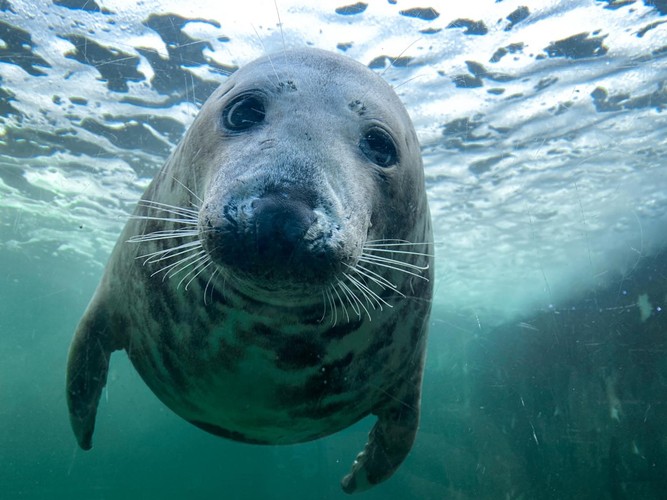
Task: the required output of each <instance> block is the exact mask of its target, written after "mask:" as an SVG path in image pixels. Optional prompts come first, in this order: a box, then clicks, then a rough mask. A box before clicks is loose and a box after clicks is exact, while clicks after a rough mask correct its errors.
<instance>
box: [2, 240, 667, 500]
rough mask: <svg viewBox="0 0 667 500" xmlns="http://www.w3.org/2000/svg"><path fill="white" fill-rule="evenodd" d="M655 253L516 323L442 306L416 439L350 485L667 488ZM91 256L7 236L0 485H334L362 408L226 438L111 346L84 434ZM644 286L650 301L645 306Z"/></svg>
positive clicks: (62, 490) (424, 489)
mask: <svg viewBox="0 0 667 500" xmlns="http://www.w3.org/2000/svg"><path fill="white" fill-rule="evenodd" d="M40 255H41V257H40ZM666 255H667V254H665V253H664V252H663V253H662V254H659V255H658V256H656V257H655V258H652V259H645V260H644V261H643V265H642V266H640V267H639V268H638V269H636V270H635V273H634V277H633V278H631V279H630V278H629V279H626V280H625V281H624V282H623V283H622V284H623V288H622V292H619V290H620V289H619V287H618V285H619V282H614V283H613V285H614V286H610V287H609V290H608V291H605V290H601V291H599V292H596V293H595V294H594V295H591V296H589V297H588V298H586V297H584V298H582V299H581V300H580V302H579V303H578V305H577V307H578V309H577V308H574V309H572V308H571V307H569V306H568V307H563V308H562V309H560V310H556V311H554V310H547V311H543V312H542V313H535V315H534V316H533V317H531V318H528V322H521V321H518V320H517V321H513V322H510V323H509V324H507V325H505V326H502V327H500V328H497V329H492V328H487V327H486V325H485V324H483V323H478V321H477V317H476V316H475V314H474V312H472V311H471V312H470V313H469V314H468V313H466V314H464V313H460V314H458V315H456V316H453V315H452V314H451V313H448V312H446V311H444V310H442V309H441V308H436V309H435V311H434V314H433V317H432V326H431V336H430V343H429V355H428V363H427V369H426V379H425V383H424V397H423V402H422V410H423V415H422V425H421V428H420V432H419V435H418V438H417V442H416V444H415V447H414V449H413V451H412V453H411V454H410V456H409V457H408V459H407V461H406V462H405V463H404V464H403V466H402V467H400V468H399V470H398V471H397V473H396V474H395V475H394V476H393V477H392V478H391V479H390V480H388V481H387V482H385V483H383V484H381V485H379V486H377V487H376V488H374V489H373V490H371V491H369V492H367V493H363V494H361V496H360V497H359V498H365V499H393V498H396V499H399V498H400V499H405V498H415V499H440V498H443V499H444V498H488V499H494V498H554V499H555V498H591V499H598V498H610V499H616V498H648V499H652V498H663V497H662V492H663V491H665V487H667V484H666V482H665V470H667V446H666V445H665V443H666V442H667V438H665V436H666V435H667V432H665V431H666V427H667V418H666V417H667V405H666V404H665V400H664V394H665V389H666V388H667V383H666V381H667V362H666V360H665V355H664V354H665V345H666V344H667V341H666V340H665V339H666V336H667V321H666V320H665V317H664V314H662V310H663V309H664V303H663V304H662V307H661V306H656V305H655V298H656V297H658V298H660V297H662V299H658V300H663V301H664V300H665V299H664V298H665V289H666V288H667V286H665V285H666V283H667V278H666V277H665V276H667V273H665V268H666V264H665V262H667V259H666V258H665V256H666ZM100 272H101V269H99V268H98V269H96V270H91V269H83V268H82V267H81V265H80V264H79V262H77V260H76V259H72V258H69V259H66V258H63V257H59V256H50V255H48V253H46V252H38V251H34V252H32V253H27V252H25V251H22V250H21V251H19V250H16V251H9V250H6V251H3V254H2V258H1V259H0V276H2V278H3V288H2V292H1V293H2V297H1V300H0V331H1V332H2V333H1V335H0V465H1V466H0V498H3V499H4V498H8V499H14V498H25V499H42V498H51V499H54V498H57V499H59V498H67V499H77V498H81V499H128V498H130V499H133V498H160V499H180V498H195V499H196V498H224V499H273V498H276V499H282V498H290V499H314V498H318V499H319V498H324V499H327V498H332V499H335V498H345V497H346V495H345V494H344V493H342V491H341V490H340V488H339V485H338V482H339V480H340V478H341V477H342V476H343V475H344V474H345V473H346V472H347V471H348V469H349V467H350V464H351V462H352V460H353V459H354V457H355V455H356V453H357V452H358V451H359V450H360V449H361V448H362V446H363V444H364V442H365V439H366V433H367V432H368V430H369V429H370V427H371V425H372V419H371V418H367V419H365V420H363V421H362V422H359V423H358V424H357V425H355V426H354V427H352V428H350V429H347V430H345V431H343V432H341V433H339V434H336V435H334V436H330V437H328V438H326V439H322V440H319V441H316V442H312V443H308V444H303V445H295V446H285V447H263V446H253V445H245V444H239V443H235V442H231V441H226V440H223V439H220V438H217V437H214V436H211V435H209V434H207V433H205V432H202V431H200V430H198V429H197V428H195V427H193V426H191V425H190V424H188V423H186V422H184V421H183V420H181V419H180V418H178V417H177V416H175V415H174V414H172V413H171V412H170V411H169V410H168V409H166V408H165V407H164V406H163V405H162V404H161V403H160V402H159V401H158V400H157V398H156V397H155V396H154V395H153V394H152V393H151V392H150V391H149V390H148V388H147V387H146V386H145V385H144V384H143V382H142V381H141V380H140V378H139V376H138V375H137V374H136V373H135V372H134V370H133V369H132V367H131V365H130V364H129V361H128V360H127V358H126V356H125V354H124V353H122V352H119V353H116V354H114V356H113V357H112V363H111V370H110V375H109V384H108V391H107V392H106V393H105V394H103V396H102V401H101V403H100V409H99V414H98V421H97V427H96V433H95V441H94V448H93V450H92V451H90V452H83V451H81V450H79V449H78V448H77V446H76V443H75V440H74V437H73V435H72V433H71V431H70V428H69V423H68V419H67V410H66V404H65V398H64V377H65V362H66V354H67V347H68V345H69V341H70V338H71V334H72V331H73V329H74V327H75V325H76V323H77V321H78V319H79V315H80V314H81V313H82V311H83V310H84V308H85V306H86V304H87V301H88V299H89V297H90V295H91V293H92V291H93V289H94V287H95V285H96V283H97V280H98V278H99V273H100ZM640 292H641V294H645V295H646V297H647V299H646V300H648V301H649V302H650V301H653V302H652V307H654V311H653V312H652V313H650V314H649V316H648V317H643V321H640V318H642V316H640V311H639V308H638V307H637V300H638V299H637V297H638V295H640ZM441 293H442V292H441ZM605 293H607V295H605ZM612 306H613V307H612ZM614 398H617V400H618V408H617V410H618V414H617V415H616V416H615V417H614V416H613V415H612V414H611V413H610V411H611V410H613V409H614V408H613V406H611V403H613V401H615V400H614Z"/></svg>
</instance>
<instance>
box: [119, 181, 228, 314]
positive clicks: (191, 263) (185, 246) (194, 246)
mask: <svg viewBox="0 0 667 500" xmlns="http://www.w3.org/2000/svg"><path fill="white" fill-rule="evenodd" d="M188 191H189V190H188ZM197 199H199V197H197ZM138 204H139V206H141V207H145V208H147V209H148V210H149V211H150V212H148V213H149V215H135V216H132V219H137V220H150V221H161V222H166V223H170V224H175V225H178V226H180V227H178V226H177V227H175V228H174V229H161V230H158V231H152V232H150V233H146V234H137V235H134V236H132V237H131V238H129V239H128V240H127V241H128V242H129V243H147V242H153V243H154V242H159V241H163V242H166V241H172V240H173V241H178V240H179V239H183V238H195V239H194V240H192V241H186V242H185V243H180V244H178V245H176V246H173V247H169V248H160V249H158V250H154V251H152V252H148V253H145V254H142V255H139V256H137V259H144V262H143V265H146V264H156V263H162V262H164V263H166V265H164V266H162V267H160V268H159V269H157V270H156V271H154V272H153V273H152V274H151V277H153V276H156V275H158V274H160V273H164V274H163V276H162V281H165V280H167V279H170V278H173V277H174V276H176V275H178V274H182V273H183V272H185V271H186V270H187V272H186V273H185V274H184V275H183V276H182V277H181V279H180V280H179V282H178V284H177V285H176V288H177V289H178V288H180V287H181V286H183V284H185V286H184V288H185V290H188V288H189V287H190V284H191V283H192V282H193V281H194V280H195V279H196V278H197V277H198V276H200V275H201V274H202V273H203V272H204V271H205V270H206V269H209V268H210V267H211V265H212V264H213V261H212V260H211V258H210V256H209V255H208V253H207V252H206V250H204V249H203V246H202V243H201V240H200V239H199V230H198V228H197V226H198V217H199V207H197V206H196V205H195V204H192V206H193V208H186V207H180V206H176V205H170V204H167V203H161V202H157V201H152V200H140V201H139V203H138ZM173 259H177V260H173ZM217 272H218V269H215V270H214V271H213V272H212V273H211V276H210V277H209V278H208V280H207V282H206V285H205V287H204V304H208V301H207V297H206V296H207V293H208V289H209V287H210V286H211V282H212V280H213V277H214V276H215V275H216V274H217ZM212 294H213V289H212V287H211V296H212ZM211 301H212V298H211Z"/></svg>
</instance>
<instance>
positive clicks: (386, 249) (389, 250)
mask: <svg viewBox="0 0 667 500" xmlns="http://www.w3.org/2000/svg"><path fill="white" fill-rule="evenodd" d="M364 250H368V251H369V252H384V253H397V254H401V255H420V256H422V257H433V254H430V253H423V252H409V251H407V250H392V249H389V248H369V247H368V245H366V246H364Z"/></svg>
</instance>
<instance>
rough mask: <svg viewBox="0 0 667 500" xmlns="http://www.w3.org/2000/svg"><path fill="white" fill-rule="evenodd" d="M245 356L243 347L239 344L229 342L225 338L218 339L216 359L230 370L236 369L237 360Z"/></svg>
mask: <svg viewBox="0 0 667 500" xmlns="http://www.w3.org/2000/svg"><path fill="white" fill-rule="evenodd" d="M244 356H245V349H244V348H243V347H241V346H239V345H234V344H231V343H230V342H227V341H226V340H225V339H220V343H219V348H218V352H217V356H216V358H215V359H216V361H218V362H219V363H220V365H222V367H223V368H224V369H225V370H227V371H230V372H233V371H236V368H237V367H238V364H239V361H240V360H241V359H243V357H244Z"/></svg>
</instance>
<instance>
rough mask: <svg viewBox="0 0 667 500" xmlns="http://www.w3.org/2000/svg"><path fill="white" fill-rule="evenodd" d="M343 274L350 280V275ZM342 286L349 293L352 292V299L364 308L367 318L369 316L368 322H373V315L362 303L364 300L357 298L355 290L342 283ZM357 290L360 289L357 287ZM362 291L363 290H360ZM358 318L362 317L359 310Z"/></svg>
mask: <svg viewBox="0 0 667 500" xmlns="http://www.w3.org/2000/svg"><path fill="white" fill-rule="evenodd" d="M343 274H344V276H346V277H347V278H348V279H349V278H350V275H349V274H347V273H343ZM352 283H354V282H352ZM341 284H342V285H343V286H344V287H345V288H347V289H348V291H349V292H350V294H351V295H352V297H353V298H354V300H355V301H356V302H357V304H359V306H361V307H362V308H363V310H364V311H366V316H368V321H373V319H372V318H371V313H370V312H368V309H367V308H366V306H365V305H364V303H363V302H362V300H361V299H360V298H359V297H357V294H356V293H354V290H352V289H351V288H350V287H348V286H347V285H346V284H345V283H342V282H341ZM357 288H359V287H357ZM360 290H361V289H360ZM362 293H363V292H362ZM366 300H368V298H366ZM359 306H357V308H358V307H359ZM373 308H374V309H375V307H373ZM357 316H359V317H361V310H359V312H358V313H357Z"/></svg>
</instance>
